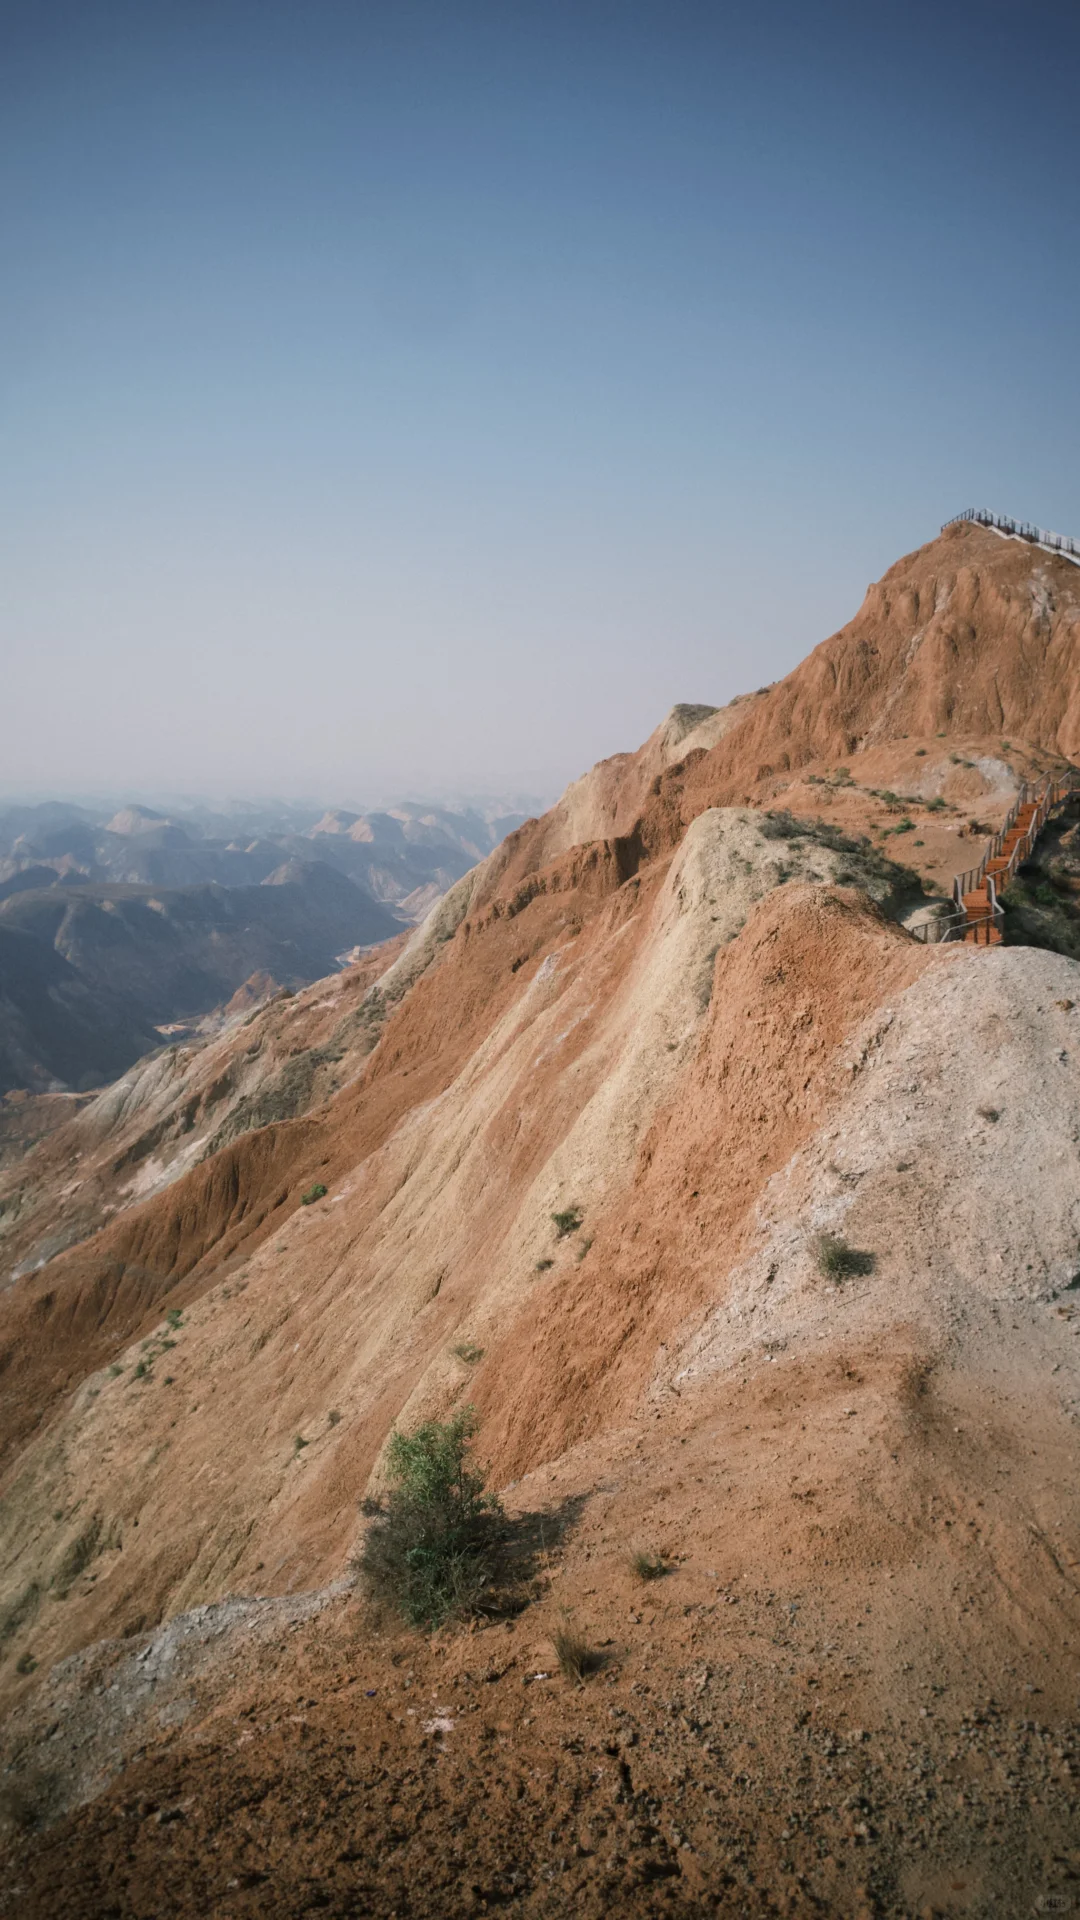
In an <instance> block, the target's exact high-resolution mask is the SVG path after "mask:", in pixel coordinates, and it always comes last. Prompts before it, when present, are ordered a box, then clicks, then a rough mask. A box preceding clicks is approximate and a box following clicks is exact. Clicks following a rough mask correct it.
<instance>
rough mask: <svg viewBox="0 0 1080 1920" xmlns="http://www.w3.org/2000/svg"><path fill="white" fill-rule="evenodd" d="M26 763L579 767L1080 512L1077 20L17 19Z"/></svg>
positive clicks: (9, 748)
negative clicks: (911, 560) (940, 566)
mask: <svg viewBox="0 0 1080 1920" xmlns="http://www.w3.org/2000/svg"><path fill="white" fill-rule="evenodd" d="M0 33H2V40H3V57H2V62H0V65H2V73H0V157H2V184H0V223H2V236H3V257H4V260H5V263H6V268H7V272H6V276H5V278H6V291H5V295H4V298H3V303H2V307H0V342H2V354H0V365H2V367H3V370H4V377H3V419H4V451H3V475H2V479H0V488H2V492H0V506H2V521H3V532H2V534H0V543H2V549H3V556H4V569H5V575H6V588H5V593H4V603H5V604H4V608H3V612H2V614H0V621H2V626H0V641H2V648H3V689H4V701H3V708H4V715H5V720H6V725H5V728H4V755H3V758H4V763H5V764H4V768H3V775H4V784H5V786H7V787H9V788H10V787H12V786H16V785H20V786H26V787H32V788H33V789H35V790H37V791H41V790H44V789H46V788H52V789H54V790H70V789H71V788H72V787H75V786H81V787H84V788H100V787H101V786H103V785H108V786H110V787H121V786H122V787H124V788H126V789H128V790H131V791H134V790H136V789H138V788H142V789H150V788H153V789H155V790H160V789H161V788H162V787H164V786H166V785H170V784H171V785H175V786H180V787H183V788H185V789H187V790H190V789H193V788H197V787H203V786H205V787H208V788H211V789H214V790H221V789H222V788H223V787H228V789H229V790H231V791H234V792H235V791H240V790H243V789H245V788H246V789H248V790H251V791H255V792H260V793H264V792H267V791H275V792H282V793H288V792H299V791H303V792H305V793H321V794H325V795H328V796H332V795H333V794H335V793H336V794H340V793H342V792H349V791H356V790H358V789H359V788H361V787H363V788H367V789H369V790H370V789H371V788H373V787H377V786H379V785H380V784H385V785H387V786H392V787H393V788H394V789H395V790H397V791H405V790H407V789H408V788H409V787H410V786H412V787H419V788H421V789H422V790H425V791H431V790H433V789H434V788H436V787H438V786H440V785H445V784H454V785H458V786H463V785H467V786H470V787H472V788H474V789H480V788H484V787H487V786H492V787H495V786H499V785H512V786H514V787H515V788H520V787H531V788H534V789H538V790H541V791H552V790H556V789H557V788H558V787H560V786H561V785H562V784H563V783H564V782H565V781H566V780H567V779H568V778H570V777H572V776H573V775H574V774H576V773H578V772H580V771H581V770H582V769H583V768H584V767H585V766H587V765H588V764H589V763H590V762H591V761H593V760H595V759H596V758H598V757H599V756H601V755H603V754H606V753H610V752H613V751H615V750H617V749H619V748H622V747H627V746H634V745H636V744H637V743H638V741H639V740H640V739H641V738H643V737H644V735H645V734H646V733H647V732H648V731H649V730H650V728H651V727H652V726H653V725H654V724H655V722H656V721H657V720H658V719H659V717H660V716H661V715H662V713H663V712H664V711H665V710H666V709H667V708H668V707H669V706H670V705H671V704H672V703H673V702H674V701H675V700H693V701H709V702H713V703H720V702H722V701H723V700H725V699H727V698H729V697H730V696H731V695H732V694H734V693H736V692H738V691H741V690H744V689H746V688H751V687H755V686H758V685H760V684H762V683H763V682H766V681H768V680H771V679H773V678H775V677H776V676H778V675H779V674H781V673H784V672H786V671H787V670H788V669H789V668H790V667H791V666H792V665H794V664H795V662H796V661H797V660H798V659H799V658H800V657H801V656H802V655H803V654H804V653H805V652H806V651H807V649H808V648H809V647H810V646H812V645H813V644H814V643H815V642H816V641H817V640H819V639H821V638H822V637H823V636H824V635H825V634H826V633H828V632H829V631H831V630H833V629H834V628H835V627H836V626H838V625H840V624H841V623H842V622H843V621H844V620H845V619H847V618H848V617H849V616H850V615H851V614H852V613H853V612H854V611H855V608H856V606H857V605H858V603H859V601H860V599H861V597H862V594H863V591H864V589H865V586H866V583H867V581H868V579H870V578H871V577H874V576H876V575H877V574H878V573H880V572H881V571H882V570H883V569H884V568H885V567H886V566H888V565H889V564H890V563H891V562H892V561H893V560H894V559H895V558H897V557H898V555H899V554H900V553H901V552H903V551H904V550H905V549H908V548H910V547H913V546H915V545H918V544H920V543H921V542H922V541H923V540H926V539H928V538H930V537H931V536H932V535H933V534H934V533H935V532H936V531H937V526H938V524H939V522H940V521H941V520H942V519H943V518H945V517H947V516H948V515H950V514H952V513H954V512H956V511H958V510H959V509H961V508H962V507H964V506H966V505H969V504H983V503H985V504H987V505H989V506H991V507H993V508H996V509H998V510H1000V511H1004V512H1009V513H1014V514H1017V515H1019V516H1022V517H1027V518H1031V519H1034V520H1037V521H1040V522H1041V523H1043V524H1046V525H1049V526H1054V527H1057V528H1058V529H1059V530H1060V531H1063V532H1066V533H1073V534H1077V533H1080V482H1078V478H1077V468H1076V461H1075V447H1076V445H1077V443H1078V440H1080V432H1078V427H1080V419H1078V414H1080V399H1078V397H1077V393H1076V388H1075V383H1074V382H1073V381H1072V379H1071V377H1070V375H1071V368H1072V362H1073V359H1074V358H1075V342H1076V327H1077V316H1078V313H1080V300H1078V294H1080V266H1078V262H1080V248H1078V246H1077V238H1078V236H1077V224H1078V217H1077V212H1076V204H1077V198H1076V191H1075V188H1076V174H1077V166H1076V163H1077V156H1078V144H1080V143H1078V135H1077V131H1076V115H1075V97H1076V79H1077V71H1078V56H1080V16H1078V14H1077V12H1076V9H1075V7H1073V6H1067V5H1059V4H1044V3H1043V0H1033V3H1032V4H1031V5H1029V6H1028V7H1026V8H1024V9H1016V8H1014V7H1011V6H1005V5H998V4H996V3H995V0H981V3H980V4H979V5H973V4H972V5H968V4H954V5H949V4H945V5H941V4H937V5H934V6H930V5H928V4H923V0H917V4H914V5H909V6H907V7H905V8H904V9H902V10H900V9H877V8H870V9H868V8H866V7H864V6H861V5H860V6H856V5H840V4H833V3H832V0H827V3H826V4H824V5H822V6H819V7H816V8H812V9H811V8H806V7H805V6H801V5H796V4H794V0H783V3H781V0H765V4H762V5H759V6H757V7H755V8H753V9H746V8H741V7H740V8H736V7H734V6H726V5H693V4H682V3H681V0H671V3H670V4H665V5H663V6H661V5H659V4H655V5H645V6H633V5H630V6H615V5H595V4H589V0H582V3H581V4H576V5H573V6H570V5H563V4H561V3H560V0H554V4H544V5H539V4H535V5H532V4H525V5H506V6H496V5H487V6H470V5H468V4H466V5H461V6H454V7H450V8H447V7H444V6H439V5H435V4H424V3H417V4H407V3H406V4H398V5H395V6H393V7H390V6H386V5H355V4H351V5H346V4H338V3H337V0H310V4H307V5H305V6H303V7H300V6H298V5H283V4H280V3H278V0H268V3H267V4H263V5H260V6H257V7H256V6H253V5H245V4H238V0H216V4H214V5H213V6H209V5H206V6H204V5H200V4H198V3H197V0H196V3H195V4H192V3H191V0H184V4H179V3H176V4H160V5H152V6H146V5H145V4H140V5H134V4H132V5H120V4H116V3H115V0H102V4H101V5H99V6H97V7H94V8H85V7H82V8H75V7H74V6H67V5H49V4H45V5H44V6H41V5H36V4H35V5H30V4H21V5H20V4H15V5H10V4H9V5H8V6H7V7H5V9H4V11H3V21H2V27H0Z"/></svg>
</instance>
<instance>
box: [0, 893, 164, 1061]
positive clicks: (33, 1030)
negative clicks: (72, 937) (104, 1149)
mask: <svg viewBox="0 0 1080 1920" xmlns="http://www.w3.org/2000/svg"><path fill="white" fill-rule="evenodd" d="M157 1038H158V1036H157V1035H156V1034H155V1033H154V1032H153V1030H152V1028H151V1026H150V1023H149V1021H147V1020H146V1019H144V1018H142V1017H141V1016H140V1013H139V1011H138V1009H136V1008H132V1007H130V1006H129V1005H128V1004H126V1002H125V1001H124V1000H122V999H121V998H120V996H119V995H117V994H115V993H114V992H113V991H112V990H111V988H110V986H109V983H108V982H107V981H104V980H95V981H90V982H88V981H87V980H85V979H83V978H82V977H81V975H80V974H79V972H78V971H77V969H76V968H75V967H73V966H71V965H70V963H69V962H68V961H67V959H66V958H65V957H64V956H63V955H62V954H60V953H56V952H54V951H53V948H52V947H51V946H50V945H48V944H46V942H45V941H43V940H38V939H35V938H34V936H33V935H32V934H31V933H27V932H24V931H23V930H22V929H21V928H18V927H7V926H2V925H0V1094H5V1093H7V1092H8V1091H9V1090H10V1089H11V1088H14V1087H26V1088H30V1089H32V1090H33V1091H34V1092H36V1093H44V1092H48V1091H50V1090H51V1089H54V1088H59V1087H75V1088H79V1089H83V1088H86V1087H94V1086H100V1085H101V1084H102V1082H103V1081H106V1080H111V1079H113V1078H114V1077H115V1076H116V1074H117V1073H119V1072H122V1071H123V1069H124V1067H125V1066H127V1064H128V1063H129V1061H131V1060H133V1059H136V1058H137V1057H138V1055H139V1054H140V1053H145V1052H147V1051H148V1049H149V1048H151V1047H153V1046H154V1045H155V1044H156V1043H157Z"/></svg>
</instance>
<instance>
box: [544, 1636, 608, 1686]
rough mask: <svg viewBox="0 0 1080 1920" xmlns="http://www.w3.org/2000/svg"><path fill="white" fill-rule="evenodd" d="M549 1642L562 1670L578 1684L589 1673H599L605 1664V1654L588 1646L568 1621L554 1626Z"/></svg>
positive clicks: (585, 1678) (586, 1677) (569, 1678)
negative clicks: (559, 1625)
mask: <svg viewBox="0 0 1080 1920" xmlns="http://www.w3.org/2000/svg"><path fill="white" fill-rule="evenodd" d="M551 1644H552V1646H553V1647H554V1649H555V1658H556V1660H557V1661H558V1663H559V1666H560V1668H561V1670H562V1672H563V1673H565V1675H566V1677H567V1679H568V1680H573V1681H574V1682H575V1683H576V1684H577V1685H578V1686H580V1685H581V1684H582V1682H583V1681H584V1680H587V1679H588V1677H589V1675H590V1674H591V1673H599V1672H600V1669H601V1668H602V1667H606V1666H607V1654H606V1653H601V1652H600V1651H599V1649H598V1648H596V1647H590V1645H589V1643H588V1641H587V1640H585V1639H583V1637H582V1635H581V1634H580V1633H578V1632H577V1630H576V1628H574V1627H572V1626H571V1625H570V1623H569V1621H564V1622H563V1625H562V1626H561V1627H557V1628H556V1630H555V1632H554V1633H553V1634H552V1636H551Z"/></svg>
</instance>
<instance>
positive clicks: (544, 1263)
mask: <svg viewBox="0 0 1080 1920" xmlns="http://www.w3.org/2000/svg"><path fill="white" fill-rule="evenodd" d="M554 1265H555V1262H554V1260H547V1259H544V1260H538V1261H537V1263H536V1271H537V1273H546V1272H547V1270H548V1268H549V1267H553V1266H554Z"/></svg>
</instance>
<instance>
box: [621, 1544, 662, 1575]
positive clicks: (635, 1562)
mask: <svg viewBox="0 0 1080 1920" xmlns="http://www.w3.org/2000/svg"><path fill="white" fill-rule="evenodd" d="M630 1571H631V1573H632V1574H634V1575H635V1577H636V1578H637V1579H638V1580H662V1579H663V1577H664V1574H665V1573H666V1572H667V1566H666V1564H665V1562H664V1556H663V1554H661V1553H647V1552H646V1551H645V1549H644V1547H634V1548H632V1549H631V1552H630Z"/></svg>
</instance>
